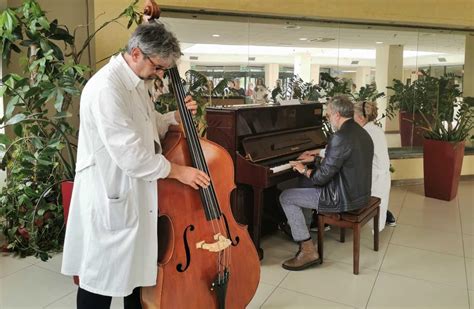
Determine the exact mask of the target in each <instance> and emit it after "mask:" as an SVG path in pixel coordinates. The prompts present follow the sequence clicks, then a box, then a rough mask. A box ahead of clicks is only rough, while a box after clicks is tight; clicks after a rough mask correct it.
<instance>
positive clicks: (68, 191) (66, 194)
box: [61, 180, 74, 224]
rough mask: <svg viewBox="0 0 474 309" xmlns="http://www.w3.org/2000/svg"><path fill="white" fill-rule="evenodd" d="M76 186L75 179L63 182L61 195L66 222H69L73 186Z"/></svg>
mask: <svg viewBox="0 0 474 309" xmlns="http://www.w3.org/2000/svg"><path fill="white" fill-rule="evenodd" d="M73 186H74V182H73V181H69V180H68V181H64V182H62V183H61V195H62V202H63V211H64V223H65V224H67V218H68V215H69V205H70V204H71V196H72V188H73Z"/></svg>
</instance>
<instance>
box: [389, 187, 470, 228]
mask: <svg viewBox="0 0 474 309" xmlns="http://www.w3.org/2000/svg"><path fill="white" fill-rule="evenodd" d="M397 223H399V224H406V225H413V226H418V227H424V228H432V229H437V230H440V231H447V232H452V233H462V232H461V221H460V215H459V208H458V205H457V201H456V200H453V201H451V202H446V201H440V200H436V199H431V198H426V197H424V196H419V195H414V194H407V198H406V199H405V202H404V205H403V208H402V210H401V212H400V215H399V217H398V219H397Z"/></svg>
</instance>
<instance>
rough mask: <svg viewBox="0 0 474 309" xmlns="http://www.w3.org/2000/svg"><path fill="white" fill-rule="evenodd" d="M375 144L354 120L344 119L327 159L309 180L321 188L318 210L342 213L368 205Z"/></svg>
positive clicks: (328, 147)
mask: <svg viewBox="0 0 474 309" xmlns="http://www.w3.org/2000/svg"><path fill="white" fill-rule="evenodd" d="M373 156H374V144H373V142H372V139H371V138H370V135H369V134H368V133H367V132H366V131H365V130H364V129H363V128H362V127H361V126H359V125H358V124H357V123H356V122H355V121H354V120H353V119H349V120H347V121H346V122H344V123H343V124H342V126H341V128H340V129H339V130H338V131H337V132H336V133H334V134H333V135H332V136H331V137H330V139H329V141H328V144H327V146H326V153H325V158H324V160H322V161H321V163H320V164H319V165H317V166H316V168H315V169H314V170H313V172H312V173H311V175H310V179H311V181H312V182H313V184H314V185H316V186H320V187H321V188H322V191H321V195H320V197H319V205H318V210H319V211H321V212H343V211H350V210H354V209H359V208H362V207H365V206H367V203H368V201H369V198H370V190H371V183H372V159H373Z"/></svg>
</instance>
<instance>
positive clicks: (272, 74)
mask: <svg viewBox="0 0 474 309" xmlns="http://www.w3.org/2000/svg"><path fill="white" fill-rule="evenodd" d="M279 74H280V65H279V64H278V63H270V64H265V86H267V89H269V90H272V89H273V88H275V86H276V81H277V79H278V76H279Z"/></svg>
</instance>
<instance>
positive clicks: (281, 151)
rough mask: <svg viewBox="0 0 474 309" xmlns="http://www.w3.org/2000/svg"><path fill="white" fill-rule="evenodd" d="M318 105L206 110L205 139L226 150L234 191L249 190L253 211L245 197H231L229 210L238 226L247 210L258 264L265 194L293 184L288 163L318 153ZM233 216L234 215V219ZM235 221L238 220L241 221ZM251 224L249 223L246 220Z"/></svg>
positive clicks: (320, 139)
mask: <svg viewBox="0 0 474 309" xmlns="http://www.w3.org/2000/svg"><path fill="white" fill-rule="evenodd" d="M322 112H323V109H322V104H320V103H308V104H293V105H259V104H245V105H233V106H213V107H208V108H207V109H206V119H207V125H208V128H207V138H208V139H209V140H211V141H213V142H216V143H217V144H219V145H221V146H222V147H224V148H225V149H226V150H227V151H228V152H229V154H230V155H231V157H232V159H233V160H234V167H235V182H236V184H237V189H238V190H239V187H241V186H244V185H245V186H251V188H252V189H253V190H252V191H253V198H252V199H251V200H253V205H244V206H242V204H243V202H244V196H243V195H242V194H234V195H233V197H234V198H233V200H232V204H233V206H232V208H233V211H234V216H235V217H236V219H237V220H238V221H245V220H242V218H243V217H245V214H242V213H239V212H242V207H244V208H248V207H250V208H251V211H250V213H251V216H252V220H251V222H244V223H249V225H250V234H251V237H252V240H253V242H254V244H255V247H256V248H257V250H258V252H259V255H260V258H262V257H263V250H262V249H261V248H260V235H261V222H262V209H263V196H264V190H268V189H269V188H272V187H274V186H276V185H277V184H278V183H280V182H283V181H286V180H289V179H291V178H296V177H298V176H299V174H298V173H296V172H294V171H293V170H292V168H291V166H290V165H289V164H288V162H289V161H291V160H294V159H296V158H297V157H298V156H299V155H300V154H301V153H302V152H304V151H305V150H310V149H316V148H322V147H324V146H325V145H326V141H327V140H326V136H325V134H324V132H323V130H322V127H323V123H322ZM236 212H237V213H236ZM239 218H240V219H241V220H239ZM248 221H250V220H248Z"/></svg>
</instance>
